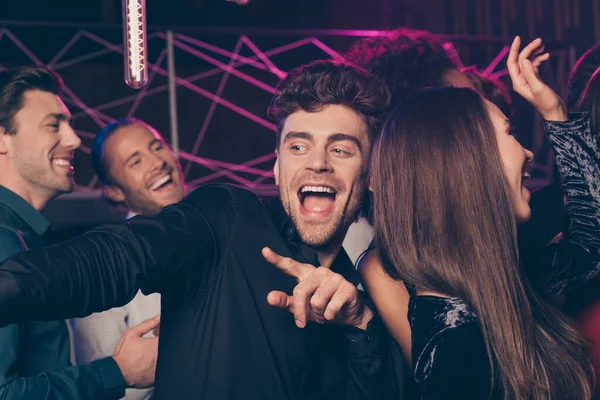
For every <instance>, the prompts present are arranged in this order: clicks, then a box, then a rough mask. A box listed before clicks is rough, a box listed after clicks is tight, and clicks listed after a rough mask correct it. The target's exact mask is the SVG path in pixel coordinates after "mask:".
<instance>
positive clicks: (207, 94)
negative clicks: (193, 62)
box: [84, 32, 275, 131]
mask: <svg viewBox="0 0 600 400" xmlns="http://www.w3.org/2000/svg"><path fill="white" fill-rule="evenodd" d="M84 35H86V36H88V37H89V38H90V39H92V40H95V41H97V42H98V43H100V44H103V45H104V46H106V47H109V48H111V49H113V50H114V51H116V52H118V53H119V54H122V53H123V50H122V49H120V48H119V47H118V46H115V45H114V44H111V43H110V42H107V41H106V40H104V39H102V38H99V37H97V36H96V35H94V34H91V33H89V32H85V33H84ZM148 67H149V68H150V69H153V70H154V69H156V71H157V72H158V73H159V74H160V75H163V76H167V75H168V73H167V71H165V70H163V69H162V68H159V67H157V66H155V65H153V64H151V63H148ZM175 80H176V82H177V83H178V84H179V85H181V86H183V87H186V88H188V89H190V90H192V91H194V92H196V93H198V94H200V95H201V96H204V97H206V98H208V99H210V100H212V99H215V101H217V102H218V103H219V104H221V105H223V106H225V107H227V108H229V109H231V110H232V111H235V112H236V113H238V114H240V115H242V116H244V117H246V118H248V119H250V120H251V121H254V122H256V123H257V124H260V125H262V126H264V127H266V128H268V129H270V130H272V131H275V125H274V124H272V123H271V122H268V121H266V120H265V119H263V118H261V117H259V116H257V115H255V114H253V113H251V112H250V111H247V110H245V109H243V108H242V107H240V106H237V105H235V104H233V103H231V102H229V101H227V100H225V99H222V98H217V97H215V95H214V94H212V93H210V92H209V91H207V90H205V89H202V88H201V87H199V86H196V85H193V84H191V83H189V82H188V81H186V80H185V79H181V78H179V77H177V78H175Z"/></svg>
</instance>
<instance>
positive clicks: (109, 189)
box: [102, 185, 125, 203]
mask: <svg viewBox="0 0 600 400" xmlns="http://www.w3.org/2000/svg"><path fill="white" fill-rule="evenodd" d="M102 192H103V193H104V195H105V196H106V197H107V198H108V199H109V200H112V201H114V202H115V203H124V202H125V194H124V193H123V191H122V190H121V189H119V188H118V187H116V186H114V185H104V186H102Z"/></svg>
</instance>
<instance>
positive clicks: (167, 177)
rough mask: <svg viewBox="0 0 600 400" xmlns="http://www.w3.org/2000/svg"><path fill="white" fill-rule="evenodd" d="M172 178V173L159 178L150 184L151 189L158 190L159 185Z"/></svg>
mask: <svg viewBox="0 0 600 400" xmlns="http://www.w3.org/2000/svg"><path fill="white" fill-rule="evenodd" d="M170 180H171V175H165V176H163V177H162V178H160V179H159V180H157V181H156V182H154V184H153V185H152V186H150V189H151V190H156V189H158V188H159V187H161V186H162V185H164V184H165V183H167V182H169V181H170Z"/></svg>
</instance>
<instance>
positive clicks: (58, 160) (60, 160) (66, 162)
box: [52, 158, 71, 167]
mask: <svg viewBox="0 0 600 400" xmlns="http://www.w3.org/2000/svg"><path fill="white" fill-rule="evenodd" d="M52 163H53V164H54V165H59V166H61V167H70V166H71V161H70V160H65V159H64V158H55V159H53V160H52Z"/></svg>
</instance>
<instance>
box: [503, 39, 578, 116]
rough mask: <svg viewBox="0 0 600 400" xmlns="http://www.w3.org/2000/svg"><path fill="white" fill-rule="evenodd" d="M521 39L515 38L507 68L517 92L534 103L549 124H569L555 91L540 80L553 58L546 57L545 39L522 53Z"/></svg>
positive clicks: (526, 48)
mask: <svg viewBox="0 0 600 400" xmlns="http://www.w3.org/2000/svg"><path fill="white" fill-rule="evenodd" d="M520 47H521V38H520V37H518V36H517V37H515V40H513V43H512V45H511V46H510V52H509V53H508V59H507V61H506V66H507V68H508V73H509V74H510V79H511V80H512V84H513V89H514V90H515V92H517V93H518V94H520V95H521V96H523V98H524V99H525V100H527V101H528V102H530V103H531V104H532V105H533V106H534V107H535V108H536V110H538V112H539V113H540V114H542V117H543V118H544V119H545V120H547V121H566V120H567V112H566V109H565V106H564V104H563V102H562V101H561V99H560V97H559V96H558V94H556V92H555V91H554V90H552V89H551V88H550V87H549V86H548V85H546V84H545V83H544V82H543V81H542V80H541V79H540V77H539V66H540V64H542V63H543V62H544V61H546V60H548V59H549V58H550V53H544V44H543V43H542V39H539V38H538V39H535V40H534V41H533V42H531V43H529V44H528V45H527V46H525V48H523V50H522V51H521V52H520V53H519V48H520Z"/></svg>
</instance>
